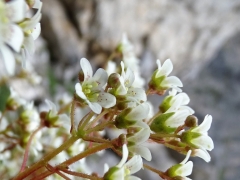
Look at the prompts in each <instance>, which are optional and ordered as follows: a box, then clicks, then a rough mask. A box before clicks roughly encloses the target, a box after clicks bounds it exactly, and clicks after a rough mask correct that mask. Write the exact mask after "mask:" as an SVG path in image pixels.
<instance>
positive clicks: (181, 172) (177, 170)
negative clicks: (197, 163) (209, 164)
mask: <svg viewBox="0 0 240 180" xmlns="http://www.w3.org/2000/svg"><path fill="white" fill-rule="evenodd" d="M190 155H191V150H190V151H188V153H187V156H186V158H185V159H184V160H183V161H182V162H181V163H180V164H176V165H174V166H172V167H171V168H169V169H168V170H167V175H168V176H169V177H172V178H173V177H181V179H182V180H191V179H190V178H187V177H186V176H189V175H190V174H192V168H193V162H192V161H188V159H189V157H190ZM187 161H188V162H187ZM179 179H180V178H179Z"/></svg>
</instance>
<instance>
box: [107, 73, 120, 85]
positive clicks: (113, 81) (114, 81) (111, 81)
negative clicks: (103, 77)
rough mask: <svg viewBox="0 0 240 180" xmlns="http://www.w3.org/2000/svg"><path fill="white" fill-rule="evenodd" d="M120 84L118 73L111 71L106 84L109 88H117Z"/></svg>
mask: <svg viewBox="0 0 240 180" xmlns="http://www.w3.org/2000/svg"><path fill="white" fill-rule="evenodd" d="M120 85H121V83H120V75H119V74H118V73H112V74H111V75H110V76H109V78H108V86H109V87H111V88H117V87H119V86H120Z"/></svg>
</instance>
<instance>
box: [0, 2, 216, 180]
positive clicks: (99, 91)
mask: <svg viewBox="0 0 240 180" xmlns="http://www.w3.org/2000/svg"><path fill="white" fill-rule="evenodd" d="M41 6H42V3H41V1H40V0H26V1H25V0H10V1H6V0H0V58H1V60H2V62H4V65H5V67H6V70H7V72H8V75H10V76H11V77H15V76H16V75H15V74H14V73H15V65H16V60H21V61H22V64H23V66H26V67H28V65H27V64H26V55H27V54H32V53H33V52H34V45H33V42H34V40H35V39H36V38H37V37H38V36H39V33H40V24H39V20H40V18H41ZM31 8H34V9H36V13H35V14H34V15H33V16H32V17H28V16H27V14H26V13H28V11H29V10H30V9H31ZM114 55H117V59H119V58H120V59H121V61H120V62H119V68H117V62H116V61H114V59H115V57H114ZM109 59H111V60H113V61H108V62H107V64H108V69H107V71H105V70H104V69H102V68H99V69H97V70H96V72H95V73H93V68H92V66H91V64H90V62H89V61H88V60H87V59H86V58H82V59H81V60H80V66H81V69H82V73H81V72H80V73H79V80H78V82H76V84H75V89H74V92H73V94H72V96H71V95H70V94H67V93H64V94H61V95H59V96H58V97H57V99H58V100H57V103H54V101H50V100H45V101H44V100H40V101H39V102H37V103H36V102H34V101H33V100H26V99H23V98H22V97H20V95H18V93H17V92H16V91H15V90H14V89H13V88H11V87H9V85H8V83H6V81H7V80H6V79H4V78H2V77H1V78H2V79H0V92H1V93H0V100H1V102H0V140H1V142H0V163H2V164H4V166H0V174H1V177H3V178H5V179H12V178H13V179H15V180H21V179H29V178H30V179H45V178H47V177H48V179H58V178H63V179H79V178H85V179H104V180H140V178H139V177H136V176H134V175H133V174H134V173H136V172H138V171H140V170H141V169H148V170H150V171H152V172H154V173H157V174H158V175H159V176H160V177H161V178H163V179H186V180H187V179H189V178H188V177H187V176H189V175H190V174H191V173H192V169H193V162H192V161H188V159H189V158H190V156H197V157H200V158H202V159H204V160H205V161H207V162H209V161H210V159H211V157H210V154H209V153H208V151H211V150H212V149H213V148H214V144H213V141H212V139H211V137H210V136H208V130H209V129H210V126H211V123H212V116H210V115H207V116H205V118H204V120H203V122H202V123H201V124H200V125H198V121H197V118H196V117H195V116H194V115H193V114H194V110H193V109H192V108H191V107H189V106H188V104H189V102H190V98H189V97H188V95H187V94H186V93H184V92H182V90H181V87H182V86H183V85H182V82H181V81H180V79H179V78H177V77H176V76H169V74H170V73H171V71H172V70H173V64H172V62H171V60H170V59H168V60H166V61H165V62H164V63H163V64H162V65H161V62H160V60H157V61H156V63H157V66H158V67H157V69H156V70H155V71H154V72H153V74H152V76H151V79H150V81H149V82H148V89H147V90H146V91H145V89H144V88H143V86H144V84H147V83H145V80H143V78H142V77H141V76H140V67H139V64H138V62H139V61H138V58H137V57H136V56H135V54H134V52H133V45H132V44H131V43H130V42H129V40H128V39H127V37H126V35H124V36H123V39H122V41H121V42H120V43H119V45H118V46H117V48H116V49H115V51H114V53H113V54H112V55H111V58H109ZM109 67H112V69H109ZM28 70H29V71H30V72H31V73H32V75H33V76H31V77H27V76H26V77H25V76H24V78H25V79H28V80H30V81H33V82H39V81H40V80H39V79H38V78H37V76H35V75H36V74H35V72H34V70H33V69H31V68H30V69H28ZM0 75H2V74H0ZM81 75H83V77H82V76H81ZM10 76H9V77H10ZM72 87H74V85H72ZM167 92H168V95H165V94H166V93H167ZM150 95H158V96H159V95H160V96H163V95H165V97H164V98H163V100H162V102H159V104H158V107H159V108H158V112H157V113H155V114H154V113H151V112H150V110H151V106H152V105H151V103H150V102H148V101H147V97H148V96H150ZM156 107H157V106H156ZM116 132H118V133H116ZM111 133H112V135H111ZM148 142H151V143H152V142H154V143H157V144H162V145H164V146H166V147H169V148H171V149H173V150H176V151H177V152H179V153H181V154H184V155H186V158H185V159H184V160H183V161H182V162H181V163H179V164H175V165H173V166H172V167H170V168H169V169H168V170H167V171H165V172H163V171H161V170H158V168H157V167H156V168H155V167H154V168H153V167H151V166H150V165H147V164H144V162H143V159H145V160H147V161H151V160H152V153H154V152H151V151H150V149H149V148H148ZM106 149H111V150H112V151H113V152H115V153H116V154H117V155H119V156H120V157H121V160H120V162H119V163H118V164H117V163H115V164H117V165H114V166H112V167H110V168H109V167H108V168H106V169H105V172H104V174H102V175H100V174H98V173H99V171H98V173H96V172H94V170H93V169H92V167H91V165H89V166H88V165H87V164H86V162H85V161H86V157H89V159H91V158H92V156H91V155H92V154H96V155H97V156H102V155H103V154H105V155H107V156H109V155H110V154H109V153H108V152H107V151H103V150H106ZM19 157H23V158H21V159H19ZM93 159H94V158H92V159H91V160H93ZM99 159H100V158H99ZM105 159H106V158H104V159H103V160H105ZM90 162H91V161H90ZM19 164H21V167H20V169H19V172H16V169H18V168H19V167H18V166H19ZM27 166H28V168H27ZM143 167H144V168H143Z"/></svg>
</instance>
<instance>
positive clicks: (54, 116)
mask: <svg viewBox="0 0 240 180" xmlns="http://www.w3.org/2000/svg"><path fill="white" fill-rule="evenodd" d="M45 101H46V103H47V105H48V107H49V111H48V115H47V119H46V120H47V121H48V123H49V124H50V125H51V126H60V127H64V128H65V129H66V130H67V131H68V132H69V130H70V119H69V117H68V116H67V115H66V114H60V115H59V114H58V111H57V107H56V105H55V104H54V103H53V102H51V101H49V100H48V99H46V100H45Z"/></svg>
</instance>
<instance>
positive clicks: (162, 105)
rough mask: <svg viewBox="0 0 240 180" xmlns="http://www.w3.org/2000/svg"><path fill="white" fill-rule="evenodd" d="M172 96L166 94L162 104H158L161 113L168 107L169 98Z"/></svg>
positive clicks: (169, 104)
mask: <svg viewBox="0 0 240 180" xmlns="http://www.w3.org/2000/svg"><path fill="white" fill-rule="evenodd" d="M172 98H173V96H166V97H165V98H164V99H163V101H162V104H160V106H159V109H160V110H161V112H162V113H165V112H166V111H167V110H168V109H169V108H170V107H171V100H172Z"/></svg>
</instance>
